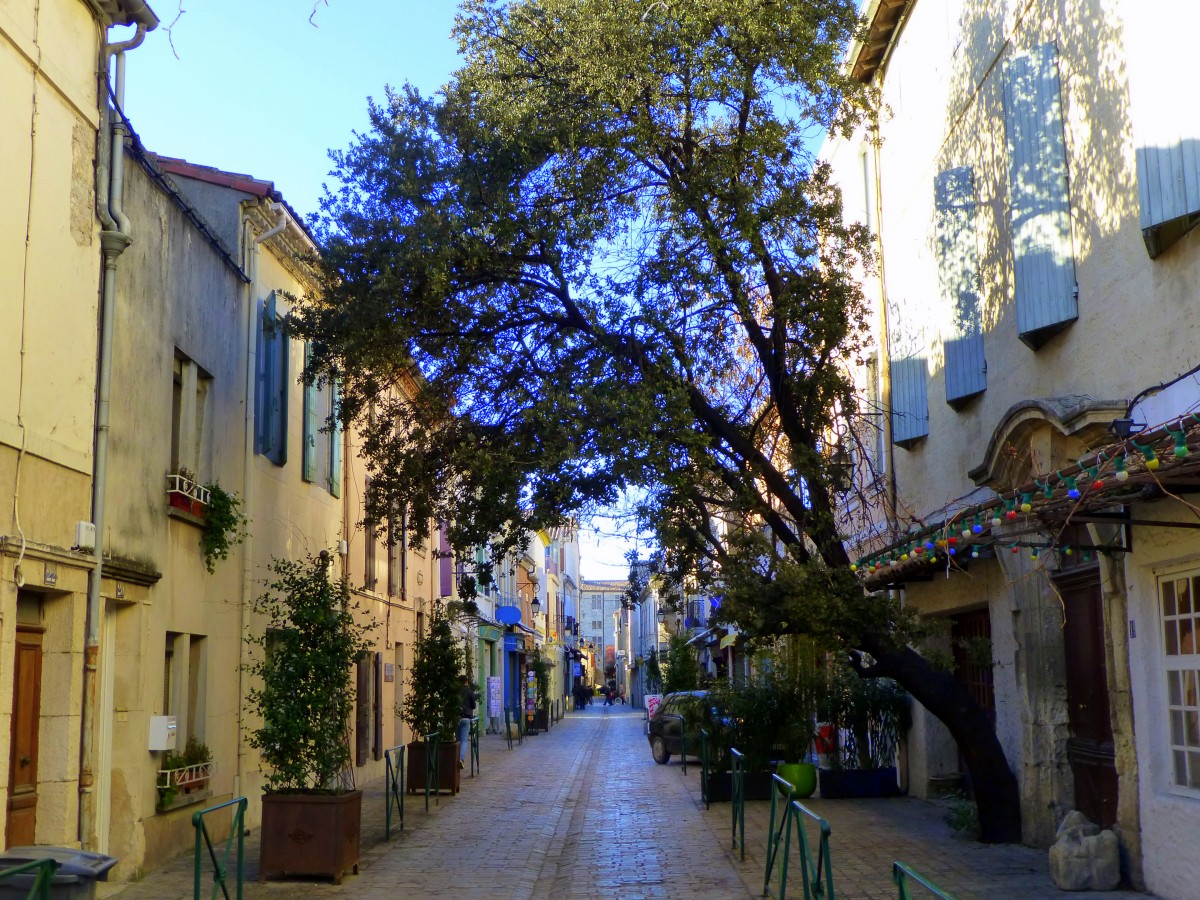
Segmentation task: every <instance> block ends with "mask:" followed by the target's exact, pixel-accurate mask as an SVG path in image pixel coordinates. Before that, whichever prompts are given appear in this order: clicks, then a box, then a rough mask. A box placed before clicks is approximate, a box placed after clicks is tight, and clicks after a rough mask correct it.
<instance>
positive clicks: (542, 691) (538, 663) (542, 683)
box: [529, 648, 553, 709]
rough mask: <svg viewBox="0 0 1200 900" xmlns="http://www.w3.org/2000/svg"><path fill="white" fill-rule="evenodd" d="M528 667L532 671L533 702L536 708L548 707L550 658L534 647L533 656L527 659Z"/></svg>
mask: <svg viewBox="0 0 1200 900" xmlns="http://www.w3.org/2000/svg"><path fill="white" fill-rule="evenodd" d="M529 668H530V669H531V670H533V673H534V689H535V692H536V698H535V701H534V702H535V703H536V704H537V707H538V709H549V708H550V669H551V668H553V664H552V663H551V662H550V660H548V659H546V657H545V656H543V655H542V651H541V648H536V649H535V650H534V652H533V658H532V659H531V660H530V661H529Z"/></svg>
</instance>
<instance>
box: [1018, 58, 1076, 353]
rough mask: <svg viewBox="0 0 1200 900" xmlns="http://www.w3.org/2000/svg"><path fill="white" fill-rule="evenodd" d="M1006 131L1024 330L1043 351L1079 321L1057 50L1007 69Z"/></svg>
mask: <svg viewBox="0 0 1200 900" xmlns="http://www.w3.org/2000/svg"><path fill="white" fill-rule="evenodd" d="M1004 126H1005V132H1006V134H1007V136H1008V163H1009V164H1008V187H1009V207H1010V210H1009V212H1010V216H1011V220H1012V252H1013V282H1014V288H1015V292H1016V306H1017V331H1018V333H1019V335H1020V338H1021V340H1022V341H1024V342H1025V343H1026V344H1028V345H1029V346H1030V347H1032V348H1033V349H1035V350H1036V349H1037V348H1038V347H1040V346H1041V345H1042V344H1044V343H1045V342H1046V341H1047V340H1049V339H1050V338H1051V337H1053V336H1054V335H1055V334H1057V333H1058V332H1059V331H1061V330H1062V329H1063V328H1065V327H1066V326H1067V325H1069V324H1070V323H1071V322H1073V321H1075V319H1076V318H1078V316H1079V305H1078V300H1077V299H1076V295H1075V258H1074V252H1073V250H1072V249H1071V205H1070V198H1069V196H1068V193H1067V154H1066V147H1065V144H1064V140H1063V124H1062V107H1061V102H1060V98H1059V81H1058V51H1057V48H1056V47H1055V45H1054V44H1043V45H1041V46H1040V47H1036V48H1034V49H1032V50H1017V51H1014V52H1013V54H1012V55H1011V56H1010V57H1009V59H1008V60H1007V61H1006V62H1005V65H1004Z"/></svg>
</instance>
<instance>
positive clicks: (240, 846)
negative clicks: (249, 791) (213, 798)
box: [192, 797, 247, 900]
mask: <svg viewBox="0 0 1200 900" xmlns="http://www.w3.org/2000/svg"><path fill="white" fill-rule="evenodd" d="M246 802H247V801H246V798H245V797H235V798H234V799H233V800H226V801H225V802H224V803H218V804H217V805H216V806H210V807H208V809H202V810H200V811H199V812H197V813H193V814H192V828H194V829H195V830H196V851H195V854H194V857H193V867H192V900H200V870H201V868H202V865H201V857H202V856H203V855H204V854H203V852H202V851H203V850H205V849H207V850H208V858H209V861H210V862H211V863H212V881H213V885H212V893H211V894H209V895H208V896H209V898H210V900H212V898H215V897H216V896H217V890H218V889H220V891H221V896H223V897H224V898H225V900H230V898H229V884H228V878H229V854H230V851H232V850H233V846H234V840H235V838H236V840H237V862H236V864H235V867H234V872H235V873H236V876H237V878H236V884H237V900H242V881H243V872H244V863H245V859H246ZM229 806H236V807H237V809H236V810H235V811H234V813H233V821H232V822H231V823H230V825H229V837H227V838H226V839H225V849H224V851H223V852H222V853H221V856H220V858H219V859H218V858H217V849H216V847H214V846H213V842H212V835H210V834H209V833H208V826H207V825H206V824H205V823H204V817H205V816H208V815H210V814H212V813H215V812H218V811H220V810H222V809H225V808H226V807H229Z"/></svg>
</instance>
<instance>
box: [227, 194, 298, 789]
mask: <svg viewBox="0 0 1200 900" xmlns="http://www.w3.org/2000/svg"><path fill="white" fill-rule="evenodd" d="M268 208H269V211H270V212H278V213H279V220H278V221H277V222H276V223H275V225H274V226H272V227H271V228H270V229H268V230H267V231H264V232H263V233H262V234H260V235H257V236H256V237H254V239H253V240H247V238H248V237H249V226H247V228H246V229H245V230H244V232H243V237H242V267H243V270H244V271H245V272H246V274H247V276H248V277H249V279H250V280H249V282H248V283H246V284H245V285H243V288H242V301H243V303H244V305H245V308H246V398H245V402H244V404H243V405H244V407H245V418H244V423H243V432H242V441H243V443H242V471H243V473H244V475H243V476H242V508H243V509H244V510H245V511H246V513H247V514H249V513H250V512H251V510H252V508H253V506H252V504H253V502H254V398H255V392H256V389H257V384H258V329H257V321H256V312H257V309H256V306H257V301H256V300H255V297H254V286H255V285H256V284H257V283H258V245H259V244H261V243H262V242H263V241H265V240H268V239H269V238H272V237H274V236H275V235H277V234H280V233H281V232H282V231H283V230H284V229H285V228H287V210H285V209H284V207H283V204H281V203H276V202H274V201H270V204H269V207H268ZM253 549H254V534H253V532H250V531H247V533H246V539H245V541H243V543H242V592H241V598H240V604H239V605H240V607H241V609H240V619H241V624H242V634H243V635H247V634H249V633H250V617H249V612H250V597H251V594H252V593H253V591H254V553H253ZM244 654H245V641H243V642H242V646H241V649H240V650H239V651H238V658H239V661H240V662H241V665H239V666H238V713H237V771H236V772H235V773H234V784H233V794H234V796H235V797H240V796H243V794H244V792H243V790H242V780H243V778H244V765H243V763H244V759H243V757H244V753H243V749H244V747H245V741H244V740H243V730H244V722H243V719H242V701H243V699H244V697H245V693H244V690H243V687H242V686H243V684H244V682H243V678H242V673H243V672H244V671H245V668H246V662H247V660H246V659H245V656H244Z"/></svg>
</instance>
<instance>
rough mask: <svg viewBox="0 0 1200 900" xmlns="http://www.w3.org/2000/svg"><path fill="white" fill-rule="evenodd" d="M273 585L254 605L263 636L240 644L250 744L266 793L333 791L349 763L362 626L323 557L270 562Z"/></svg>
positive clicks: (345, 587)
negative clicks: (245, 660)
mask: <svg viewBox="0 0 1200 900" xmlns="http://www.w3.org/2000/svg"><path fill="white" fill-rule="evenodd" d="M271 571H272V573H273V575H274V578H275V580H274V581H273V582H272V583H271V584H270V585H269V586H268V589H267V591H266V592H265V593H263V594H262V595H261V596H260V597H259V598H258V599H257V600H256V601H255V603H254V610H255V612H256V613H258V614H260V615H263V616H265V617H266V619H267V627H266V630H265V631H264V632H263V633H262V634H260V635H252V636H250V637H247V638H246V641H247V643H249V644H250V645H251V646H252V647H253V648H254V649H253V659H252V661H251V662H250V663H249V664H248V666H247V669H248V670H249V672H250V674H251V676H252V677H253V678H255V679H256V683H255V684H254V685H253V686H252V687H251V688H250V691H249V694H248V696H247V701H246V703H247V706H248V707H249V709H250V710H251V711H252V712H253V713H254V714H256V715H257V716H258V717H260V718H261V724H259V725H258V727H256V728H255V729H254V730H253V731H252V732H251V734H250V746H251V747H254V748H256V749H258V750H259V752H260V753H261V754H262V762H263V764H264V766H265V767H266V782H267V790H268V791H270V792H272V793H326V792H336V791H337V789H338V776H339V774H340V773H341V772H342V770H343V769H344V768H345V767H346V766H347V765H348V764H349V762H350V747H349V744H348V742H347V731H346V729H347V724H348V722H349V719H350V714H351V713H352V711H353V709H354V690H353V684H352V681H351V667H352V666H353V665H354V664H355V662H356V661H357V660H358V658H359V656H360V655H361V654H363V653H365V652H366V651H367V649H368V645H367V643H366V641H365V637H366V633H367V631H368V629H369V627H370V626H369V625H368V624H363V623H359V622H358V621H356V618H355V615H354V610H355V609H356V607H355V606H354V605H353V604H352V603H351V600H350V590H349V587H348V585H347V584H346V582H345V581H344V580H338V581H334V580H332V579H331V578H330V577H329V571H328V554H327V553H325V552H322V553H321V554H320V555H318V556H310V557H308V558H306V559H303V560H300V561H293V560H280V559H276V560H275V561H274V562H273V563H272V564H271Z"/></svg>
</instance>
